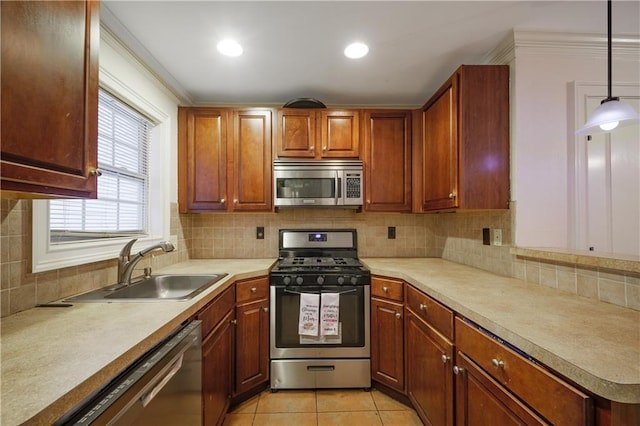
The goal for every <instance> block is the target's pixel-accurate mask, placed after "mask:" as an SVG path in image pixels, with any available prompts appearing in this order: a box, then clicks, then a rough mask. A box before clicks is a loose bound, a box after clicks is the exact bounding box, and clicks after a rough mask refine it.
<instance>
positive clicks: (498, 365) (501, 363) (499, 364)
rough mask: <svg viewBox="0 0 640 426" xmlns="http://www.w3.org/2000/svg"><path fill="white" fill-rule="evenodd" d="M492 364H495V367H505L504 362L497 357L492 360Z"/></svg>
mask: <svg viewBox="0 0 640 426" xmlns="http://www.w3.org/2000/svg"><path fill="white" fill-rule="evenodd" d="M491 365H493V366H494V367H495V368H504V362H502V361H499V360H497V359H495V358H493V359H492V360H491Z"/></svg>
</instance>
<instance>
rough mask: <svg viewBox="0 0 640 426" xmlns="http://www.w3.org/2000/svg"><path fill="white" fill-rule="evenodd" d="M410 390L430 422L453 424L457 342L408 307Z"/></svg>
mask: <svg viewBox="0 0 640 426" xmlns="http://www.w3.org/2000/svg"><path fill="white" fill-rule="evenodd" d="M405 342H406V343H405V345H406V346H405V350H406V359H407V380H406V381H407V394H408V396H409V400H410V401H411V403H412V404H413V407H414V408H415V410H416V412H417V413H418V415H419V416H420V419H421V420H422V421H423V422H424V423H425V424H427V425H433V426H439V425H443V426H444V425H453V421H454V419H453V415H454V413H453V403H454V399H453V372H452V361H451V360H452V357H453V344H452V343H451V342H450V341H448V340H447V339H446V338H444V337H443V336H442V335H441V334H440V333H438V332H437V331H436V330H435V329H434V328H432V327H431V326H430V325H429V324H428V323H427V322H425V321H424V320H423V319H421V318H420V317H419V316H418V315H417V314H416V313H415V312H413V311H412V310H411V309H409V308H406V309H405Z"/></svg>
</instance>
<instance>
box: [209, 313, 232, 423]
mask: <svg viewBox="0 0 640 426" xmlns="http://www.w3.org/2000/svg"><path fill="white" fill-rule="evenodd" d="M234 340H235V336H234V327H233V311H229V312H228V313H227V315H226V316H225V317H224V319H223V320H222V321H221V322H220V324H218V327H217V328H216V329H215V330H214V331H213V332H212V333H211V334H210V335H209V336H208V337H207V338H206V339H205V341H204V342H203V344H202V372H203V379H204V380H203V382H202V398H203V410H204V424H205V425H217V424H221V423H222V422H223V420H224V416H225V414H226V412H227V409H228V408H229V402H230V397H231V378H232V377H233V370H232V369H233V344H234Z"/></svg>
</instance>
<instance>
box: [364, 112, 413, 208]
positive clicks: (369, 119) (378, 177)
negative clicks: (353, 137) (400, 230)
mask: <svg viewBox="0 0 640 426" xmlns="http://www.w3.org/2000/svg"><path fill="white" fill-rule="evenodd" d="M362 134H363V140H364V150H363V161H364V167H365V194H366V196H365V199H366V201H365V206H364V208H365V210H366V211H372V212H376V211H378V212H408V211H411V112H410V111H393V110H389V111H382V110H381V111H373V110H365V111H364V118H363V131H362Z"/></svg>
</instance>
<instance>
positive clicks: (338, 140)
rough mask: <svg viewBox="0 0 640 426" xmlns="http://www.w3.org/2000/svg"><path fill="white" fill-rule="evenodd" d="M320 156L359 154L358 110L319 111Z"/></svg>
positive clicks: (355, 155)
mask: <svg viewBox="0 0 640 426" xmlns="http://www.w3.org/2000/svg"><path fill="white" fill-rule="evenodd" d="M320 126H321V131H320V135H321V142H322V145H321V151H320V153H319V154H320V157H323V158H329V157H354V158H357V157H358V156H359V155H360V112H359V111H356V110H323V111H320Z"/></svg>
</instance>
